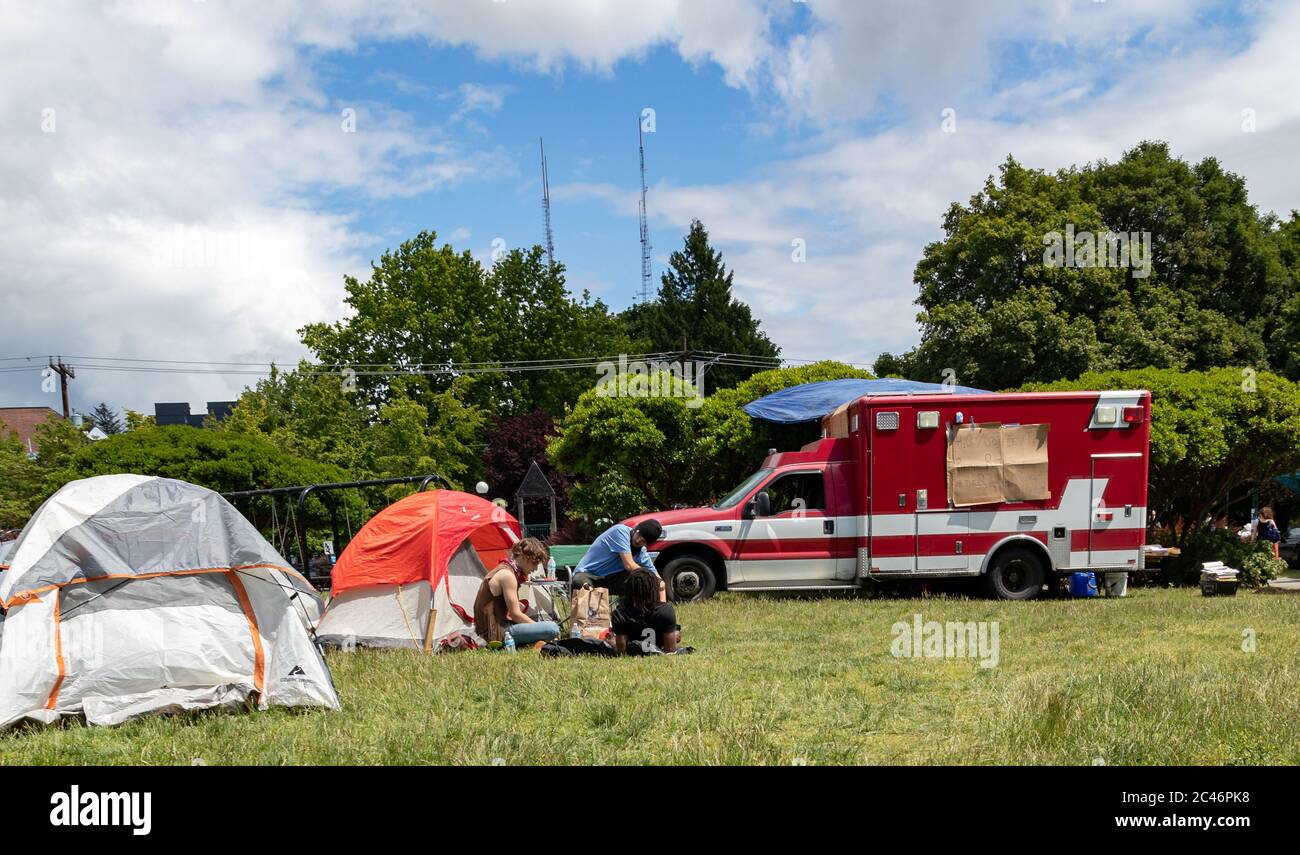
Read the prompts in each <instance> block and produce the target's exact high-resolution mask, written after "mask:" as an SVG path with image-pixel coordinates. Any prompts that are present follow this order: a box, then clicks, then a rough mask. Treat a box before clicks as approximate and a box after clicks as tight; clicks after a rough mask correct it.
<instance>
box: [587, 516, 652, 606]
mask: <svg viewBox="0 0 1300 855" xmlns="http://www.w3.org/2000/svg"><path fill="white" fill-rule="evenodd" d="M663 533H664V527H663V526H661V525H660V524H659V520H643V521H641V522H639V523H637V525H636V528H632V527H631V526H627V525H624V524H623V523H616V524H615V525H612V526H610V527H609V528H608V529H607V530H606V531H605V532H604V533H603V534H601V536H600V537H598V538H596V541H595V542H594V543H592V544H591V548H590V549H588V550H587V554H586V555H584V556H582V561H580V562H578V566H577V568H576V569H575V570H574V571H573V579H572V581H571V583H570V584H571V585H572V587H574V588H581V587H582V586H583V585H591V586H592V587H595V588H608V589H609V592H610V593H611V594H618V595H622V593H623V584H624V583H625V582H626V581H627V574H628V572H629V571H632V570H635V569H636V568H637V567H644V568H645V569H646V570H649V571H650V572H651V573H654V574H655V575H656V576H658V575H659V572H658V571H657V570H655V564H654V562H653V561H651V560H650V552H649V550H648V549H646V547H647V546H649V545H650V544H652V543H654V542H655V541H656V540H658V539H659V538H660V537H662V536H663ZM665 596H666V594H665V590H664V587H663V582H662V581H661V582H660V583H659V599H660V600H661V601H662V600H663V599H664V598H665Z"/></svg>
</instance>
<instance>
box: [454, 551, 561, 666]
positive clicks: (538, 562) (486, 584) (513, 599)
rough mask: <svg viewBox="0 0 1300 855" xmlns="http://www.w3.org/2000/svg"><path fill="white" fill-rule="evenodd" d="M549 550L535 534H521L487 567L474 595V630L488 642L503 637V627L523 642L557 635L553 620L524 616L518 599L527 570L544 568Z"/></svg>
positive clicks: (518, 641)
mask: <svg viewBox="0 0 1300 855" xmlns="http://www.w3.org/2000/svg"><path fill="white" fill-rule="evenodd" d="M549 558H550V553H549V552H548V551H547V549H546V547H545V546H543V545H542V542H541V541H540V540H538V539H537V538H535V537H525V538H524V539H523V540H520V541H519V542H518V543H516V544H515V545H514V546H512V547H510V552H509V553H507V554H506V557H505V558H503V559H501V563H500V564H498V565H497V566H496V567H493V568H492V569H491V570H489V571H488V574H487V576H485V577H484V578H483V584H481V585H480V586H479V589H478V596H477V597H476V598H475V599H474V631H475V632H476V633H478V634H479V635H480V636H482V637H483V639H484V640H486V641H488V642H489V643H490V642H493V641H502V640H504V639H505V635H506V631H507V630H509V631H510V634H511V635H512V636H513V637H514V639H515V644H517V645H520V646H523V645H525V644H534V643H536V642H538V641H550V640H551V639H554V638H559V636H560V627H559V625H558V624H556V623H555V621H550V620H543V621H535V620H533V619H532V618H530V617H529V616H528V613H527V605H526V603H525V601H523V600H520V599H519V586H520V585H522V584H524V582H526V581H528V574H530V573H532V572H533V571H534V570H537V569H539V568H545V567H546V564H547V560H548V559H549Z"/></svg>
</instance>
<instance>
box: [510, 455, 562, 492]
mask: <svg viewBox="0 0 1300 855" xmlns="http://www.w3.org/2000/svg"><path fill="white" fill-rule="evenodd" d="M554 495H555V490H554V489H553V488H552V487H551V482H550V481H547V480H546V476H545V475H543V474H542V468H541V467H540V466H538V465H537V461H536V460H534V461H533V465H532V466H529V467H528V474H527V475H525V476H524V481H523V483H522V484H520V485H519V490H518V491H517V492H516V493H515V497H516V498H519V497H522V498H525V499H530V498H533V497H537V496H554Z"/></svg>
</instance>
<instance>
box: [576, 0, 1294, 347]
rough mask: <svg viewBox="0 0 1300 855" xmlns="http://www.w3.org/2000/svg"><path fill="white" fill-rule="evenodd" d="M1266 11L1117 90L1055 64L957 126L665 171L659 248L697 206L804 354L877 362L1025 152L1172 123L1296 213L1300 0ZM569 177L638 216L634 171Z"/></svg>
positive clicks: (847, 49) (1094, 143) (1077, 152)
mask: <svg viewBox="0 0 1300 855" xmlns="http://www.w3.org/2000/svg"><path fill="white" fill-rule="evenodd" d="M864 6H865V4H864ZM817 8H818V10H819V11H821V10H824V9H825V8H826V4H819V5H818V7H817ZM1260 13H1261V14H1260V16H1259V18H1258V20H1257V21H1256V22H1255V24H1254V28H1253V31H1252V32H1251V34H1250V35H1251V41H1250V44H1249V46H1248V47H1246V48H1244V49H1240V50H1237V49H1234V48H1232V47H1231V46H1229V45H1227V44H1219V43H1216V44H1215V45H1214V46H1211V47H1200V46H1197V47H1195V48H1194V49H1193V48H1187V49H1182V50H1179V51H1177V52H1175V53H1174V54H1173V55H1170V56H1164V57H1155V56H1152V57H1147V58H1146V60H1145V62H1144V64H1143V69H1142V73H1141V74H1140V75H1133V76H1127V75H1125V76H1120V77H1119V78H1118V79H1116V80H1115V81H1114V83H1113V85H1111V86H1109V88H1105V87H1102V88H1100V89H1099V91H1094V90H1095V89H1097V87H1094V86H1093V80H1092V78H1091V77H1090V74H1091V71H1092V70H1091V68H1070V67H1068V66H1067V67H1065V68H1062V69H1060V71H1059V72H1058V73H1055V74H1053V75H1052V76H1051V77H1050V78H1048V79H1044V80H1041V81H1036V82H1029V83H1025V82H1016V83H1013V84H1012V88H1013V89H1014V90H1015V92H1016V95H1017V97H1018V96H1023V95H1026V94H1028V93H1031V92H1033V91H1035V90H1037V91H1038V92H1040V93H1043V94H1046V93H1055V94H1056V96H1057V97H1052V98H1036V99H1034V100H1032V101H1029V103H1034V104H1036V105H1037V108H1036V109H1033V110H1027V109H1024V107H1023V106H1022V107H1020V108H1019V109H1017V110H1014V111H1013V112H1014V113H1015V114H1016V115H1015V116H1014V117H1012V118H1007V117H1006V114H1007V113H1008V112H1012V111H1009V109H1008V106H1007V104H1008V101H1009V100H1011V98H1012V96H1011V95H1009V94H1008V92H1006V91H1004V90H1001V89H998V88H997V87H996V86H994V87H989V88H987V90H986V91H984V92H982V93H975V94H973V95H968V96H965V100H957V101H955V103H956V105H957V110H958V124H957V132H956V133H951V134H950V133H944V132H943V130H942V128H941V124H940V116H939V114H938V111H937V110H936V111H935V112H934V115H933V116H932V117H925V118H923V119H917V120H914V121H910V122H904V123H902V124H899V125H897V126H894V127H892V128H889V129H888V130H883V131H876V132H863V133H859V134H853V133H849V132H844V131H842V130H840V131H836V132H834V133H828V134H827V135H826V136H825V137H824V143H823V145H822V147H821V148H820V150H817V151H815V152H813V153H810V154H805V155H802V156H799V157H795V158H791V159H787V160H781V161H774V162H771V163H769V164H767V165H766V166H765V167H764V168H763V169H762V170H761V171H760V174H759V175H758V177H754V178H746V179H741V180H733V181H727V182H722V183H718V184H709V185H693V186H675V185H671V184H668V183H663V184H660V185H657V186H655V187H653V188H652V189H651V192H650V199H651V205H650V207H651V216H652V225H653V227H654V230H653V233H654V236H655V238H656V243H657V244H658V246H657V249H659V250H665V249H667V250H671V249H675V248H677V245H679V241H680V238H679V237H678V236H680V235H681V234H682V233H683V232H684V230H685V228H686V226H687V224H688V223H689V221H690V219H692V218H700V219H702V220H703V221H704V223H705V225H706V227H707V228H708V229H709V231H710V236H711V238H712V239H713V240H714V242H715V244H716V245H718V246H720V247H721V248H722V250H723V252H724V255H725V258H726V261H727V263H728V264H729V266H731V267H732V269H733V270H735V272H736V288H737V292H738V295H739V296H740V297H741V298H742V299H744V300H746V301H748V302H750V303H751V304H752V305H753V306H754V308H755V312H756V314H757V315H758V316H759V317H760V318H762V319H763V322H764V327H765V328H766V329H767V330H768V332H769V334H770V335H771V336H772V337H773V338H774V340H776V341H777V342H778V343H780V344H781V345H782V346H783V347H784V351H785V353H786V355H787V356H792V357H810V358H823V357H830V358H841V359H846V360H850V361H855V362H870V361H871V360H873V359H874V358H875V356H876V355H878V354H879V353H880V352H882V351H885V350H889V351H893V352H898V351H900V350H903V349H906V348H907V347H910V346H911V345H913V344H915V342H916V341H917V339H918V335H919V334H918V330H917V327H916V325H915V323H914V315H915V313H916V308H915V306H913V305H912V300H913V299H914V297H915V294H916V287H915V285H914V284H913V282H912V271H913V268H914V267H915V264H916V262H917V261H918V260H919V259H920V257H921V254H922V252H923V250H924V247H925V245H926V244H927V243H928V242H930V241H933V240H936V239H938V238H940V237H941V236H942V233H941V223H942V217H943V214H944V211H945V210H946V209H947V207H948V205H950V204H951V203H952V202H954V201H957V202H965V201H966V200H967V199H968V198H969V197H970V196H971V195H972V194H974V193H976V192H978V191H979V190H980V188H981V186H982V185H983V182H984V180H985V178H986V177H987V176H988V175H989V174H991V173H995V172H996V171H997V168H998V166H999V165H1000V164H1001V163H1002V161H1003V160H1004V159H1005V158H1006V157H1007V155H1009V154H1010V155H1014V156H1015V157H1016V158H1017V159H1018V160H1020V161H1021V162H1022V163H1025V164H1026V165H1029V166H1034V167H1039V168H1043V169H1048V170H1055V169H1058V168H1062V167H1066V166H1069V165H1071V164H1084V163H1087V162H1089V161H1094V160H1097V159H1102V158H1106V159H1111V160H1114V159H1117V158H1118V157H1119V156H1120V155H1121V153H1122V152H1123V151H1124V150H1125V149H1127V148H1129V147H1131V146H1133V145H1134V144H1136V143H1138V142H1139V141H1141V140H1144V139H1165V140H1169V141H1170V142H1171V144H1172V146H1173V148H1174V152H1175V154H1176V155H1179V156H1182V157H1185V158H1187V159H1189V160H1192V161H1196V160H1200V159H1201V158H1204V157H1208V156H1214V157H1217V158H1219V159H1220V161H1221V162H1222V163H1223V164H1224V165H1225V166H1226V168H1228V169H1230V170H1232V171H1235V172H1238V173H1240V174H1242V175H1243V176H1244V177H1245V178H1246V179H1247V182H1248V187H1249V189H1250V192H1251V199H1252V201H1255V202H1257V203H1258V204H1259V205H1260V207H1261V209H1263V210H1273V211H1277V212H1278V213H1280V214H1283V215H1285V214H1286V213H1287V212H1288V211H1289V210H1290V209H1291V208H1293V207H1300V204H1298V202H1297V200H1300V174H1297V173H1296V172H1295V170H1294V168H1293V162H1294V150H1295V145H1296V143H1295V141H1296V140H1297V139H1300V102H1297V101H1296V100H1295V98H1294V93H1293V92H1292V91H1291V90H1292V87H1291V86H1290V83H1289V81H1293V80H1297V79H1300V54H1297V53H1296V52H1295V51H1293V50H1291V45H1293V44H1294V43H1295V41H1296V40H1297V38H1300V9H1296V8H1294V7H1286V6H1271V7H1267V8H1263V9H1261V10H1260ZM957 29H961V28H957ZM1096 29H1097V30H1098V33H1092V32H1091V31H1089V32H1088V33H1085V35H1090V36H1093V37H1097V38H1100V35H1099V33H1100V31H1102V30H1104V26H1101V25H1098V26H1097V28H1096ZM873 44H875V38H874V37H873V36H872V34H871V33H870V32H867V31H861V32H858V33H857V34H856V42H855V43H848V42H846V43H845V44H843V45H841V46H840V47H841V54H853V53H855V52H856V53H857V54H859V55H862V54H866V53H867V52H868V51H869V48H870V47H871V46H872V45H873ZM900 50H901V48H900ZM906 52H907V51H903V53H906ZM841 54H837V57H838V56H840V55H841ZM872 61H873V62H874V60H872ZM845 73H846V80H849V79H850V76H848V75H847V72H845ZM868 91H869V87H868ZM823 96H825V97H829V95H828V93H826V92H823V93H822V95H820V96H818V97H823ZM829 103H830V102H829V101H827V100H821V101H819V100H816V99H814V101H813V102H812V105H813V107H819V105H825V104H829ZM1247 108H1249V109H1253V110H1254V111H1255V114H1256V116H1257V124H1258V130H1257V132H1255V133H1244V132H1243V129H1242V110H1243V109H1247ZM561 192H563V193H565V194H566V195H567V194H572V195H574V196H586V197H590V198H594V199H601V200H604V201H606V202H607V203H608V204H609V205H610V206H611V207H613V208H614V209H615V210H618V211H619V212H620V213H623V214H625V215H628V216H631V215H634V211H635V194H634V193H632V192H630V191H628V190H625V189H622V188H615V187H609V186H605V185H569V186H567V187H564V188H561ZM665 235H673V236H674V237H673V244H674V245H673V246H671V247H665V246H663V244H665V240H664V236H665ZM795 239H800V240H803V241H805V242H806V251H807V261H806V262H805V263H794V262H792V261H791V251H792V248H791V241H793V240H795Z"/></svg>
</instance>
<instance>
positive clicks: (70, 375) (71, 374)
mask: <svg viewBox="0 0 1300 855" xmlns="http://www.w3.org/2000/svg"><path fill="white" fill-rule="evenodd" d="M58 359H59V361H58V364H55V362H54V358H53V357H51V358H50V370H51V371H54V372H56V373H57V374H58V375H59V386H60V387H61V388H62V390H63V419H64V421H67V420H68V419H70V418H72V410H71V409H70V408H69V407H68V381H69V380H76V379H77V371H76V369H75V368H73V367H72V366H71V365H64V364H63V357H62V356H60V357H59V358H58Z"/></svg>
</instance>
